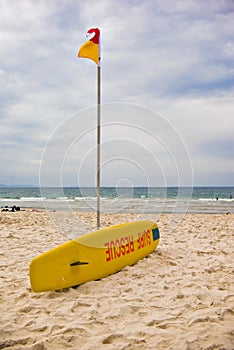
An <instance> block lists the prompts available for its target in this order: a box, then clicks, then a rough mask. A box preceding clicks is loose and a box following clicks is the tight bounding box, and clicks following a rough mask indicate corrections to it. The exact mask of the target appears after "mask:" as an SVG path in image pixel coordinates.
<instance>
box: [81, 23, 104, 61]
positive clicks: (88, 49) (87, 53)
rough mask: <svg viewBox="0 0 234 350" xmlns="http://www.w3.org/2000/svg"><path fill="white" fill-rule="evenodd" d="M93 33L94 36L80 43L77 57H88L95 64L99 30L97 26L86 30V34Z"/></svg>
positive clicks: (97, 57)
mask: <svg viewBox="0 0 234 350" xmlns="http://www.w3.org/2000/svg"><path fill="white" fill-rule="evenodd" d="M92 33H94V36H93V37H92V38H91V39H89V40H88V41H86V42H85V43H84V44H83V45H81V47H80V50H79V52H78V57H83V58H89V59H90V60H93V61H94V62H95V63H96V64H99V60H100V57H99V38H100V30H99V29H98V28H91V29H89V30H88V31H87V34H86V36H88V35H89V34H92Z"/></svg>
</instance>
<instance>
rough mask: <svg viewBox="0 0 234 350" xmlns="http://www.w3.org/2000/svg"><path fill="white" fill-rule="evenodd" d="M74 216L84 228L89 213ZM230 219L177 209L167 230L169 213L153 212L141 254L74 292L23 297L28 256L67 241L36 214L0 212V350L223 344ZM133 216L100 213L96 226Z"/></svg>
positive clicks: (232, 300)
mask: <svg viewBox="0 0 234 350" xmlns="http://www.w3.org/2000/svg"><path fill="white" fill-rule="evenodd" d="M58 215H60V214H59V213H58ZM61 215H65V214H61ZM77 216H79V217H80V218H82V220H83V222H85V223H86V225H87V226H89V227H90V230H91V231H92V230H93V228H94V226H95V214H92V213H77ZM233 217H234V215H233V214H229V215H226V214H222V215H201V214H187V215H185V216H184V217H183V218H181V221H180V222H179V224H178V226H177V227H175V225H174V227H172V226H173V225H172V226H170V221H171V219H172V215H171V214H168V215H167V214H162V215H159V216H157V217H155V221H157V224H158V226H159V229H160V233H161V240H160V243H159V245H158V248H157V249H156V250H155V251H154V252H153V253H152V254H151V255H150V256H149V257H147V258H145V259H143V260H141V261H139V262H138V263H137V264H136V265H134V266H132V267H126V268H125V269H123V270H122V271H120V272H118V273H116V274H114V275H111V276H108V277H106V278H103V279H101V280H99V281H93V282H89V283H86V284H83V285H81V286H79V287H77V288H75V289H74V288H70V289H67V290H64V291H57V292H56V291H52V292H44V293H33V292H32V291H31V288H30V281H29V274H28V268H29V264H30V261H31V259H32V258H33V257H35V256H37V255H38V254H40V253H42V252H44V251H46V250H48V249H51V248H53V247H55V246H56V245H58V244H60V243H63V242H65V241H67V240H68V239H67V237H65V236H64V234H61V233H60V232H59V229H58V227H57V226H56V225H55V224H54V222H53V221H52V220H51V218H50V215H49V214H48V213H47V212H46V211H35V210H32V209H27V210H25V211H19V212H15V213H8V212H1V213H0V236H1V246H0V271H1V274H0V276H1V284H0V324H1V330H0V349H24V350H26V349H33V350H44V349H48V350H53V349H54V350H60V349H74V350H77V349H80V350H93V349H99V350H102V349H106V350H108V349H111V350H115V349H116V350H117V349H118V350H119V349H121V350H124V349H126V350H135V349H137V350H138V349H139V350H143V349H147V350H148V349H153V350H155V349H157V350H161V349H175V350H185V349H186V350H199V349H202V350H218V349H219V350H221V349H222V350H224V349H226V350H229V349H230V350H233V349H234V311H233V307H234V288H233V272H234V268H233V231H234V230H233V226H232V225H233ZM135 218H136V216H134V215H133V214H115V215H111V214H102V216H101V225H102V227H105V226H109V225H112V224H116V223H120V222H124V221H131V220H134V219H135ZM146 218H147V216H146ZM151 219H152V216H151ZM64 226H66V220H64Z"/></svg>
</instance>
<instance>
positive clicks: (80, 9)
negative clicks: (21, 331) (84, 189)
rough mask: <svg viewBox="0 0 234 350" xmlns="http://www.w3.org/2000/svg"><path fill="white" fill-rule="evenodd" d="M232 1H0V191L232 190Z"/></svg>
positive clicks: (233, 177)
mask: <svg viewBox="0 0 234 350" xmlns="http://www.w3.org/2000/svg"><path fill="white" fill-rule="evenodd" d="M233 23H234V2H233V1H232V0H207V1H203V0H175V1H173V0H164V1H160V0H145V1H144V0H142V1H140V0H119V1H115V0H99V1H92V0H86V1H83V0H82V1H81V0H53V1H44V0H20V1H19V0H0V83H1V94H0V140H1V142H0V147H1V149H0V152H1V156H0V169H1V172H0V184H5V185H14V184H19V185H23V184H25V185H40V186H53V185H55V186H60V185H63V186H77V185H80V186H95V181H96V180H95V179H96V152H97V150H96V103H97V102H96V101H97V67H96V64H95V63H94V62H93V61H91V60H88V59H83V58H79V59H78V58H77V52H78V50H79V48H80V46H81V45H82V44H83V43H84V42H85V41H86V40H88V38H87V37H86V32H87V30H88V29H90V28H96V27H98V28H100V31H101V100H102V108H101V110H102V115H101V130H102V131H101V137H102V139H101V185H102V186H119V187H121V186H234V161H233V160H234V159H233V158H234V157H233V156H234V137H233V133H234V117H233V114H234V113H233V111H234V98H233V97H234V96H233V95H234V89H233V87H234V86H233V85H234V65H233V62H234V41H233V34H234V24H233Z"/></svg>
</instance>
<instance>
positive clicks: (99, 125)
mask: <svg viewBox="0 0 234 350" xmlns="http://www.w3.org/2000/svg"><path fill="white" fill-rule="evenodd" d="M100 154H101V67H100V65H98V66H97V229H99V228H100V158H101V157H100Z"/></svg>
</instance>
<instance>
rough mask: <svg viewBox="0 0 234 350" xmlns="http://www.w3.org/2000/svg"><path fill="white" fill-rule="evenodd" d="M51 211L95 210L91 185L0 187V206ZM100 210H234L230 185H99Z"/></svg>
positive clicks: (122, 211) (139, 211)
mask: <svg viewBox="0 0 234 350" xmlns="http://www.w3.org/2000/svg"><path fill="white" fill-rule="evenodd" d="M14 205H15V206H17V207H20V208H21V209H22V208H37V209H46V210H53V211H74V212H75V211H79V212H92V211H93V212H95V211H96V190H95V188H93V187H82V188H78V187H64V188H58V187H56V188H55V187H50V188H39V187H6V186H3V187H1V188H0V206H1V208H2V209H3V208H4V207H6V206H8V207H12V206H14ZM101 212H105V213H141V214H142V213H146V214H152V213H203V214H204V213H205V214H222V213H233V212H234V187H194V188H188V187H165V188H164V187H150V188H147V187H134V188H130V187H119V188H116V187H102V188H101Z"/></svg>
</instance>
